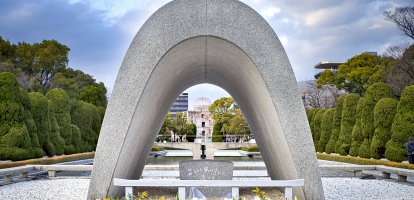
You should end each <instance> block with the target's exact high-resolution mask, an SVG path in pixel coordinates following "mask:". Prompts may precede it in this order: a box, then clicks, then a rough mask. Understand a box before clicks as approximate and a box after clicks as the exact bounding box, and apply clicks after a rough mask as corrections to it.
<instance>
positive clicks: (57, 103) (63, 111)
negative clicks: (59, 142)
mask: <svg viewBox="0 0 414 200" xmlns="http://www.w3.org/2000/svg"><path fill="white" fill-rule="evenodd" d="M45 96H46V98H47V99H48V100H50V101H51V102H52V103H53V105H54V107H55V117H56V121H57V123H58V125H59V132H60V136H61V137H62V138H63V139H64V140H65V154H73V153H74V152H75V148H74V147H73V145H72V127H71V117H70V109H71V106H70V100H69V96H68V94H67V93H66V92H65V91H64V90H61V89H52V90H50V91H49V92H48V93H46V95H45Z"/></svg>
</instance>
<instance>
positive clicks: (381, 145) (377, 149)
mask: <svg viewBox="0 0 414 200" xmlns="http://www.w3.org/2000/svg"><path fill="white" fill-rule="evenodd" d="M397 104H398V101H397V100H396V99H393V98H384V99H381V100H380V101H378V103H377V105H375V109H374V122H375V124H374V126H375V132H374V137H373V138H372V142H371V148H370V151H371V158H375V159H379V158H383V157H384V153H385V145H386V144H387V142H388V141H389V140H390V139H391V135H392V134H391V126H392V122H393V120H394V117H395V114H396V113H397Z"/></svg>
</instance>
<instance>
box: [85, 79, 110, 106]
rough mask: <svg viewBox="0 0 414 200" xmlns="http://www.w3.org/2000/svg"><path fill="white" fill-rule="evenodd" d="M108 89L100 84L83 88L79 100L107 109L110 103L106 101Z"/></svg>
mask: <svg viewBox="0 0 414 200" xmlns="http://www.w3.org/2000/svg"><path fill="white" fill-rule="evenodd" d="M106 92H107V90H106V87H105V85H104V84H103V83H102V82H100V83H99V84H97V85H90V86H86V87H83V88H82V92H81V93H80V94H79V100H82V101H85V102H88V103H91V104H93V105H95V106H97V107H102V108H106V104H107V103H108V101H107V99H106Z"/></svg>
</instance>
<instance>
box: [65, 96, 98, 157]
mask: <svg viewBox="0 0 414 200" xmlns="http://www.w3.org/2000/svg"><path fill="white" fill-rule="evenodd" d="M95 113H96V107H95V106H94V105H92V104H90V103H86V102H84V101H78V102H77V103H76V104H75V106H73V109H72V112H71V118H72V123H73V124H74V125H76V126H78V128H79V130H80V135H81V139H82V140H81V146H80V147H81V151H83V152H86V151H93V150H94V144H95V136H94V133H93V130H92V123H93V115H94V114H95Z"/></svg>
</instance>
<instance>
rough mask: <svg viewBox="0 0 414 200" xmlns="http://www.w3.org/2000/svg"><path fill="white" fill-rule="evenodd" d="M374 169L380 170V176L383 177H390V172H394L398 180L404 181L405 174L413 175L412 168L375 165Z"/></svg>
mask: <svg viewBox="0 0 414 200" xmlns="http://www.w3.org/2000/svg"><path fill="white" fill-rule="evenodd" d="M376 170H378V171H380V172H382V177H383V178H385V179H389V178H391V174H396V175H397V176H398V182H406V181H407V176H410V177H414V170H409V169H401V168H396V167H388V166H384V165H377V167H376Z"/></svg>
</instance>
